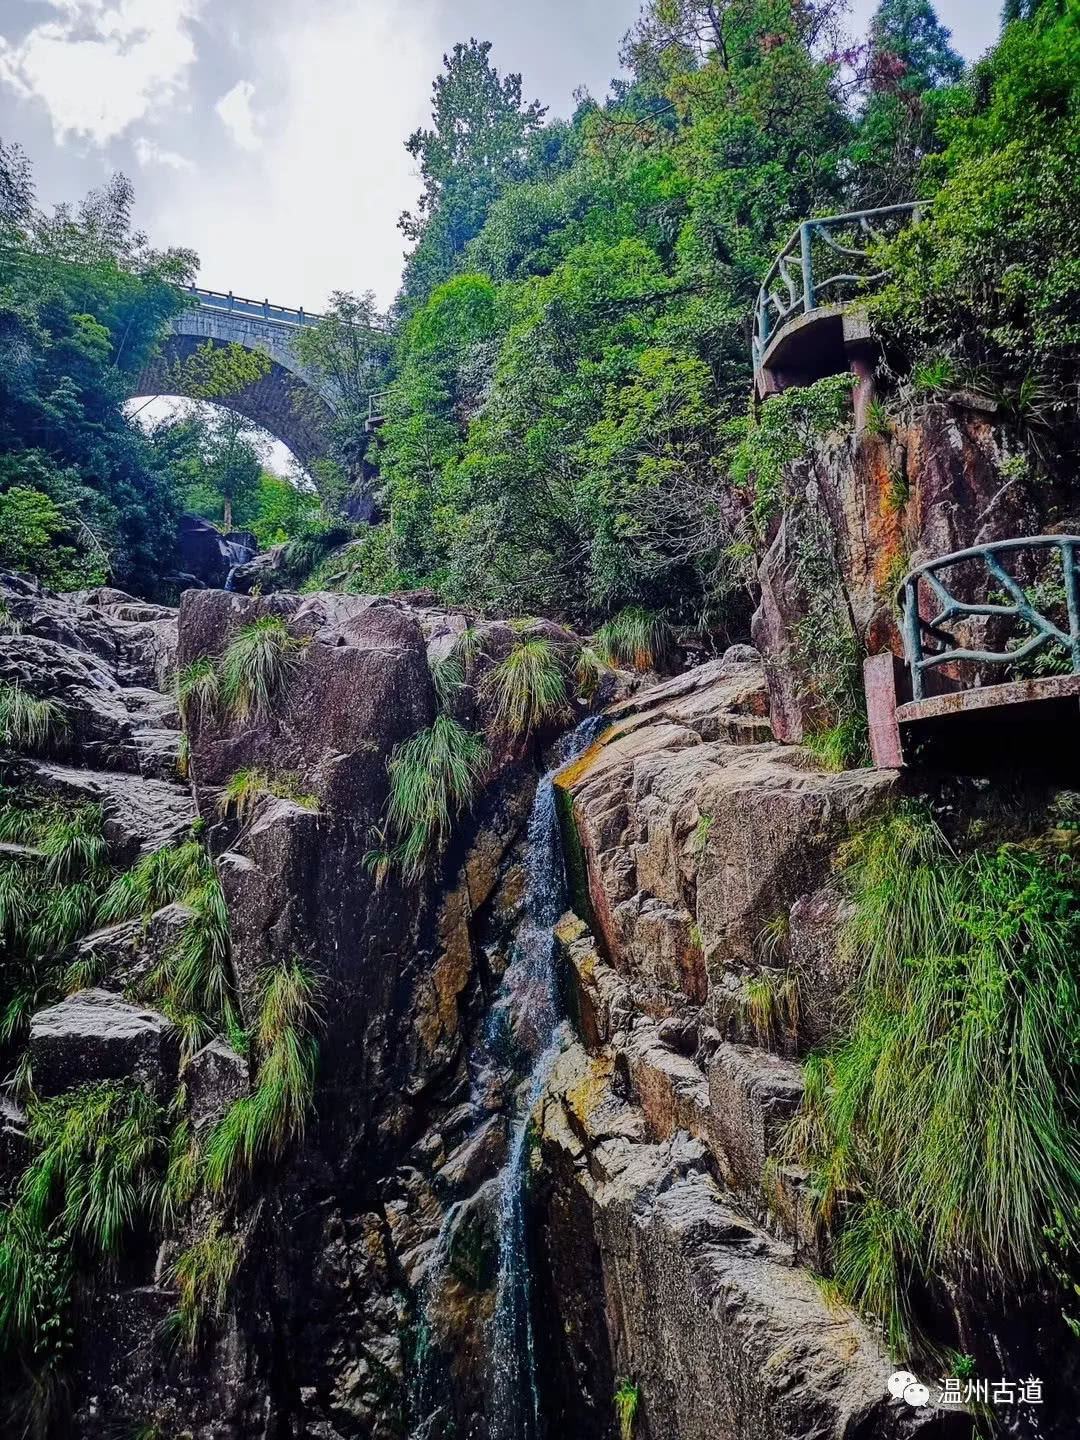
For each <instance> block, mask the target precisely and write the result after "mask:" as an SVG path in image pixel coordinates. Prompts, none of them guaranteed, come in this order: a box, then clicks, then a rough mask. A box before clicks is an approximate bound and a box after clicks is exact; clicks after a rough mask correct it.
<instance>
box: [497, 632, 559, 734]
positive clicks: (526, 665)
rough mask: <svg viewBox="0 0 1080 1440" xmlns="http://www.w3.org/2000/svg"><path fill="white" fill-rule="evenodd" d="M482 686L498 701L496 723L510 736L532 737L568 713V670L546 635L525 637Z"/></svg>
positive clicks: (520, 638)
mask: <svg viewBox="0 0 1080 1440" xmlns="http://www.w3.org/2000/svg"><path fill="white" fill-rule="evenodd" d="M481 687H482V689H483V691H484V693H485V694H487V695H489V696H490V697H491V698H492V699H493V701H494V704H495V724H496V725H497V726H498V727H499V729H501V730H504V731H505V732H506V733H507V734H509V735H513V736H523V735H528V734H530V733H531V732H532V731H533V730H536V729H538V728H539V727H540V726H541V725H545V724H547V723H549V722H550V721H553V720H558V719H559V718H560V717H562V716H564V715H565V714H566V713H567V676H566V669H565V666H564V664H563V661H562V658H561V656H560V655H559V652H558V650H557V649H556V648H555V646H554V645H553V644H552V643H551V641H550V640H549V639H548V638H547V636H546V635H526V634H522V635H521V636H520V637H519V638H518V640H517V641H516V643H515V645H514V647H513V649H512V650H511V651H510V652H509V654H507V655H506V656H505V657H504V658H503V659H502V660H500V661H499V663H498V664H497V665H496V666H494V667H493V669H491V670H489V671H488V673H487V674H486V675H485V676H484V678H483V680H482V681H481Z"/></svg>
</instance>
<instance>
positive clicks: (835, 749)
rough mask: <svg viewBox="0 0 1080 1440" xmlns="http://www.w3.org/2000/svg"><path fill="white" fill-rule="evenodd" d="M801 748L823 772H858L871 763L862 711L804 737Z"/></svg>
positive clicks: (867, 728)
mask: <svg viewBox="0 0 1080 1440" xmlns="http://www.w3.org/2000/svg"><path fill="white" fill-rule="evenodd" d="M803 744H804V745H805V746H806V748H807V749H808V750H809V751H810V752H811V754H812V755H814V757H815V758H816V759H817V761H818V763H819V764H820V765H821V768H822V769H823V770H829V771H832V772H833V773H838V772H839V771H841V770H858V769H860V768H862V767H863V766H866V765H869V763H870V724H869V721H868V720H867V718H866V714H865V712H864V711H863V710H862V709H853V710H851V711H849V712H848V713H847V714H846V715H845V716H844V718H843V719H842V720H840V722H839V723H838V724H836V725H830V726H829V727H828V728H826V729H823V730H814V731H812V732H811V733H810V734H809V735H806V736H804V737H803Z"/></svg>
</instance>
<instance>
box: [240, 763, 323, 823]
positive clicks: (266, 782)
mask: <svg viewBox="0 0 1080 1440" xmlns="http://www.w3.org/2000/svg"><path fill="white" fill-rule="evenodd" d="M275 798H276V799H278V800H291V801H292V802H293V804H294V805H300V806H302V807H303V808H304V809H305V810H318V808H319V802H318V800H317V799H316V797H315V796H314V795H306V794H304V793H302V792H301V790H300V786H299V779H298V777H297V776H295V775H292V774H287V775H277V776H273V775H268V774H267V772H266V771H265V770H261V769H259V767H258V766H255V765H249V766H247V767H245V768H244V769H243V770H237V771H236V773H235V774H233V775H230V776H229V778H228V780H227V781H226V782H225V787H224V789H223V790H222V792H221V795H220V796H219V798H218V805H217V809H218V814H219V815H220V816H222V818H224V817H225V816H227V815H228V814H229V813H230V811H231V812H232V813H233V814H234V815H235V816H236V818H237V819H238V820H240V821H242V822H243V821H247V820H250V819H251V818H252V817H253V816H254V814H255V811H256V810H257V809H258V808H259V805H260V804H261V803H262V801H263V800H268V799H275Z"/></svg>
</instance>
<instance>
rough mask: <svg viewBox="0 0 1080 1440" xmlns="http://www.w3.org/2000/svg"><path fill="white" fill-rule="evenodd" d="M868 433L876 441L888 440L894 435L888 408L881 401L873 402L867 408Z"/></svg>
mask: <svg viewBox="0 0 1080 1440" xmlns="http://www.w3.org/2000/svg"><path fill="white" fill-rule="evenodd" d="M866 433H867V434H868V435H872V436H873V437H874V439H875V440H887V439H888V438H889V436H890V435H891V434H892V422H891V420H890V418H889V411H888V407H887V406H886V405H885V404H883V402H882V401H880V400H871V401H870V403H869V405H867V407H866Z"/></svg>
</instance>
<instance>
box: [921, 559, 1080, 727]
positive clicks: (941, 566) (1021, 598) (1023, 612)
mask: <svg viewBox="0 0 1080 1440" xmlns="http://www.w3.org/2000/svg"><path fill="white" fill-rule="evenodd" d="M1050 549H1057V550H1058V551H1059V552H1060V555H1061V581H1062V586H1063V589H1064V593H1065V610H1066V614H1067V616H1068V622H1067V623H1068V627H1069V628H1068V630H1067V631H1066V630H1063V629H1062V628H1061V626H1060V625H1057V624H1055V622H1054V621H1053V620H1051V619H1050V618H1049V617H1048V616H1046V615H1044V614H1042V612H1041V611H1040V610H1039V609H1038V608H1037V607H1036V606H1035V605H1034V604H1033V603H1032V600H1031V598H1030V595H1029V594H1028V593H1027V592H1026V591H1025V590H1024V588H1023V586H1022V585H1021V584H1020V583H1019V581H1017V580H1016V579H1014V577H1013V576H1012V575H1010V574H1009V573H1008V571H1007V570H1006V569H1005V567H1004V565H1002V563H1001V560H1000V558H999V557H1000V556H1002V555H1006V554H1009V553H1011V552H1013V551H1017V550H1050ZM1078 557H1080V535H1032V536H1029V537H1027V538H1025V539H1017V540H998V541H996V542H994V543H993V544H990V545H975V546H972V548H971V549H969V550H956V551H954V552H953V553H952V554H951V555H941V556H939V557H938V558H937V559H936V560H928V561H927V563H926V564H925V565H919V566H918V567H916V569H914V570H912V571H911V573H910V574H909V575H907V576H905V578H904V581H903V583H902V585H901V586H900V590H899V600H900V611H901V615H902V617H903V632H904V657H905V659H906V661H907V666H908V670H909V671H910V674H911V693H912V698H913V699H915V700H922V699H924V698H925V692H926V683H925V681H926V672H927V670H929V669H932V668H933V667H934V666H936V665H944V664H947V663H950V662H953V661H961V660H970V661H974V662H976V663H978V664H984V665H1014V664H1015V663H1016V662H1017V661H1018V660H1023V659H1024V658H1025V657H1026V656H1028V655H1030V654H1032V652H1033V651H1035V650H1038V649H1039V648H1040V647H1041V646H1043V645H1049V644H1052V645H1058V646H1060V647H1061V648H1062V649H1063V650H1064V651H1065V652H1066V654H1067V656H1068V658H1069V663H1070V665H1071V667H1072V672H1073V674H1074V675H1076V674H1080V579H1078V576H1077V568H1076V567H1077V559H1078ZM973 560H981V561H982V562H983V564H984V566H985V567H986V570H987V572H988V577H989V579H990V580H992V581H994V582H996V585H997V587H998V588H1000V589H1001V590H1004V592H1005V593H1006V595H1008V596H1010V597H1011V600H1012V603H1011V604H996V603H993V602H989V601H988V602H987V603H985V604H981V603H975V602H971V601H967V600H960V599H958V598H957V597H956V596H955V595H953V594H952V592H951V591H950V590H949V588H948V587H947V586H946V584H945V583H944V581H943V580H942V579H941V578H940V575H939V572H940V571H942V570H945V569H947V568H948V567H950V566H952V565H959V564H962V563H964V562H965V561H973ZM920 584H922V585H925V586H926V587H927V588H928V589H929V591H930V592H931V594H932V595H933V596H935V597H936V599H937V602H938V603H939V604H940V605H941V609H940V610H939V611H938V613H937V614H936V615H934V616H933V618H932V619H925V618H924V617H923V615H922V614H921V613H920V610H919V587H920ZM975 615H996V616H1001V617H1004V618H1011V619H1013V620H1018V621H1020V622H1021V623H1022V624H1024V625H1026V626H1027V627H1028V628H1029V629H1030V630H1031V632H1032V633H1031V635H1030V636H1029V638H1028V639H1026V640H1025V641H1023V643H1022V644H1020V645H1019V646H1017V648H1016V649H1015V650H971V649H967V648H965V647H964V646H962V645H959V644H958V643H957V642H956V639H955V637H954V636H952V635H950V634H949V632H948V631H947V630H943V629H942V626H943V625H946V624H948V623H949V622H951V621H955V620H962V619H965V618H967V617H968V616H975ZM926 638H929V639H930V640H932V641H934V642H936V644H937V645H938V646H940V649H937V650H933V651H927V650H926V648H925V646H924V643H923V642H924V639H926Z"/></svg>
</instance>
